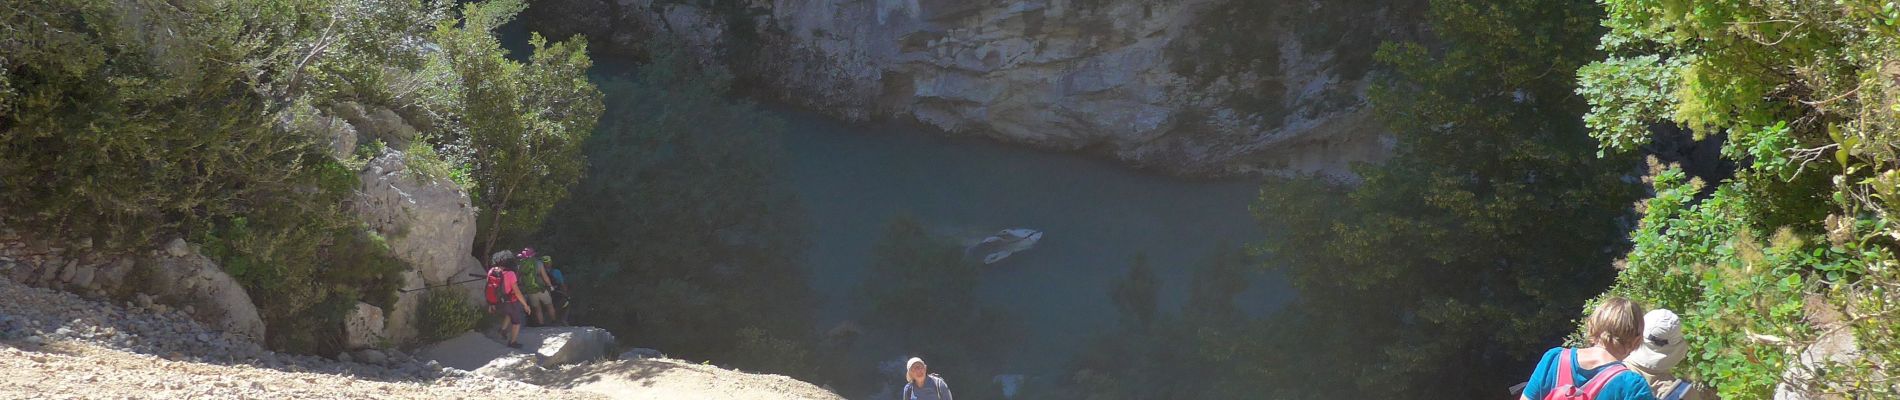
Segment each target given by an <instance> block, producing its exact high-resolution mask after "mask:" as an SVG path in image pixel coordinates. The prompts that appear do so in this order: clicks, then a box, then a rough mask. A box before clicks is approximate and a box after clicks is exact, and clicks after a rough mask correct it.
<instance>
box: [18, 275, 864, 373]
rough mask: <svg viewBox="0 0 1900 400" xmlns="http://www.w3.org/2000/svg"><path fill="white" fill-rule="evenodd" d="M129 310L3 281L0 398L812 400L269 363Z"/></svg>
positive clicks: (405, 363) (492, 365)
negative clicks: (499, 397)
mask: <svg viewBox="0 0 1900 400" xmlns="http://www.w3.org/2000/svg"><path fill="white" fill-rule="evenodd" d="M191 312H192V311H191V310H174V309H170V308H168V307H165V306H163V305H155V304H152V303H151V302H150V301H149V299H138V300H137V301H133V302H128V303H127V304H123V305H117V304H109V303H103V302H98V301H91V300H86V299H83V298H80V297H79V296H77V295H74V294H72V293H67V292H61V291H55V290H50V289H44V288H34V287H28V286H24V285H21V284H19V283H17V282H14V281H13V280H11V279H5V278H0V399H42V398H45V399H257V398H273V399H274V398H295V399H378V400H384V399H476V398H482V399H493V398H496V397H497V396H505V397H506V398H527V399H601V398H615V399H748V400H750V399H813V400H842V398H841V397H838V396H837V395H836V394H832V393H831V392H830V391H827V390H824V389H822V388H819V387H817V386H815V385H812V384H810V383H805V382H801V381H798V380H795V379H792V378H787V377H784V376H778V375H761V374H749V373H744V372H738V371H731V370H725V369H721V368H718V367H714V366H709V365H700V364H693V363H689V362H684V361H678V360H667V359H646V360H623V361H611V360H603V361H594V362H588V363H583V364H580V365H569V366H564V367H561V368H556V369H545V368H541V367H538V366H534V364H535V363H534V362H533V361H532V360H531V359H530V358H528V357H529V356H527V355H523V354H513V355H504V356H502V357H501V358H500V359H499V361H495V362H489V363H488V364H487V365H486V366H484V367H482V368H479V369H477V370H476V371H473V372H471V371H462V370H458V369H453V368H444V367H442V366H440V365H439V364H437V363H435V362H433V361H422V360H417V359H416V358H414V357H411V356H409V355H407V354H404V353H402V352H399V351H393V350H389V351H384V352H379V353H378V354H385V355H386V358H387V360H386V361H384V362H380V363H374V364H369V363H361V362H352V361H337V360H331V359H327V358H321V357H314V356H306V355H291V354H278V353H275V352H271V351H269V350H265V349H262V348H260V347H259V346H258V345H256V344H253V343H250V342H247V341H244V340H240V339H237V338H234V337H229V336H226V335H224V334H223V333H221V332H218V331H215V330H211V329H207V328H205V327H204V326H202V325H200V324H199V323H198V322H197V321H194V320H192V319H191V317H190V313H191Z"/></svg>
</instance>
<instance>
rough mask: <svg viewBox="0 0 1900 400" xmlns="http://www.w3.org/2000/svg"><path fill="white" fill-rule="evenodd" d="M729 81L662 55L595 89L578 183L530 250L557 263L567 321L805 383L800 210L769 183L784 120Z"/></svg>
mask: <svg viewBox="0 0 1900 400" xmlns="http://www.w3.org/2000/svg"><path fill="white" fill-rule="evenodd" d="M729 82H730V81H729V77H728V76H726V75H724V74H723V73H722V72H721V71H718V70H707V69H699V68H697V67H696V66H694V65H692V64H691V63H690V61H688V60H686V59H684V58H682V57H679V56H676V55H673V54H671V53H660V54H658V55H656V57H655V58H653V59H652V60H649V61H648V62H647V63H646V64H645V65H641V66H639V67H638V68H636V69H634V70H633V71H631V74H630V76H628V77H626V78H625V79H613V80H608V81H606V82H604V83H602V87H603V88H604V89H605V90H606V91H607V92H608V93H613V94H614V95H613V96H611V97H608V98H607V103H606V109H607V110H609V112H608V113H607V114H606V115H607V118H606V119H605V120H603V121H602V123H601V124H600V126H599V127H598V131H597V132H596V133H595V134H594V135H593V136H591V137H589V138H588V139H587V140H588V143H587V145H586V146H585V149H586V152H587V159H588V160H589V163H588V165H587V169H588V171H587V174H586V177H585V178H583V179H582V180H581V181H580V183H579V184H577V185H575V187H574V190H573V195H572V196H571V197H569V198H568V199H567V200H566V201H564V202H562V203H561V205H560V206H559V207H558V208H557V209H556V211H555V212H554V213H553V215H552V216H550V217H549V218H548V220H547V221H546V223H545V224H543V225H542V226H541V229H540V232H541V233H540V234H539V236H538V238H537V239H536V242H537V244H538V245H540V246H541V247H542V248H543V249H544V250H545V251H546V252H547V253H549V254H554V255H555V257H556V260H555V262H556V263H560V264H562V265H566V266H567V267H566V269H565V271H566V274H567V275H568V276H570V277H571V278H570V279H571V280H572V281H573V282H574V283H573V285H574V287H575V290H576V296H577V298H580V299H583V300H580V301H577V302H576V303H575V304H576V305H577V307H579V309H578V310H577V311H576V312H575V318H576V320H577V321H582V322H585V323H589V324H595V325H597V326H601V327H605V328H608V329H610V330H613V331H614V332H615V333H616V334H617V335H619V336H620V337H622V338H627V339H629V340H633V341H634V342H633V343H636V344H638V345H641V346H649V347H654V348H659V349H663V350H666V351H667V352H668V353H669V354H674V355H676V356H683V357H694V358H702V359H709V360H713V361H715V362H719V363H722V364H728V365H731V366H735V367H739V368H745V369H748V370H764V371H770V372H775V373H784V374H789V375H794V376H799V377H806V378H809V377H810V375H809V374H810V373H811V372H810V370H808V369H806V368H808V367H809V364H810V363H809V362H804V361H799V360H798V359H799V358H803V357H804V356H801V354H807V355H808V354H811V353H812V352H813V349H812V348H811V345H812V339H813V337H812V333H811V332H810V317H811V310H812V295H811V289H810V287H809V285H808V283H807V277H806V268H805V266H804V265H803V264H802V262H801V260H802V258H803V253H802V251H803V249H804V248H805V243H806V242H805V238H804V236H803V232H804V225H803V224H804V212H803V209H802V208H800V205H799V203H798V199H797V198H796V197H794V196H793V195H792V194H791V192H790V191H789V190H788V188H786V187H784V186H782V184H781V183H780V182H782V181H783V180H782V176H781V175H779V174H780V173H781V172H780V171H783V170H784V167H783V165H784V162H785V160H784V156H783V155H782V154H781V153H780V150H779V149H778V147H777V143H778V142H777V141H778V140H779V139H778V136H779V134H780V133H781V132H782V131H783V129H784V122H783V121H780V120H778V119H777V118H775V117H773V116H772V115H771V114H769V113H767V112H765V111H762V110H759V109H757V108H756V107H754V106H753V105H751V104H749V103H745V102H741V101H735V100H732V99H729V98H728V97H727V95H728V84H729ZM592 299H598V300H592ZM754 350H764V351H765V352H756V351H754Z"/></svg>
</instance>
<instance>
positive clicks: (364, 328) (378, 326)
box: [343, 302, 385, 350]
mask: <svg viewBox="0 0 1900 400" xmlns="http://www.w3.org/2000/svg"><path fill="white" fill-rule="evenodd" d="M383 328H384V327H383V309H382V308H380V307H376V306H373V305H370V304H369V303H364V302H357V303H356V308H355V309H352V310H350V312H349V314H345V315H344V316H343V346H344V347H347V348H349V349H350V350H356V349H366V348H370V347H372V346H376V345H377V344H380V343H381V342H383V339H385V337H384V336H383Z"/></svg>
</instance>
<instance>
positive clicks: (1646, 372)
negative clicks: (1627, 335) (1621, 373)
mask: <svg viewBox="0 0 1900 400" xmlns="http://www.w3.org/2000/svg"><path fill="white" fill-rule="evenodd" d="M1688 353H1689V343H1687V342H1684V341H1683V340H1682V319H1681V318H1680V317H1677V316H1676V312H1674V311H1669V310H1663V309H1658V310H1654V311H1650V312H1649V314H1644V315H1643V346H1642V347H1639V348H1637V349H1636V351H1635V352H1633V353H1630V356H1629V358H1628V359H1625V360H1623V362H1624V363H1626V364H1629V366H1630V370H1631V371H1636V373H1638V374H1642V375H1643V378H1644V379H1647V380H1649V390H1650V392H1653V393H1655V394H1656V398H1658V399H1661V400H1711V399H1714V398H1716V397H1715V393H1711V390H1709V388H1708V387H1706V386H1702V385H1700V384H1696V383H1695V382H1692V381H1689V380H1688V379H1682V378H1680V377H1677V376H1676V375H1675V374H1673V373H1670V372H1669V369H1670V368H1675V366H1676V363H1679V362H1682V358H1683V357H1684V356H1686V355H1688Z"/></svg>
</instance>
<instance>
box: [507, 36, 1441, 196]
mask: <svg viewBox="0 0 1900 400" xmlns="http://www.w3.org/2000/svg"><path fill="white" fill-rule="evenodd" d="M1281 3H1284V4H1281ZM1320 3H1326V4H1320ZM1334 3H1358V2H1302V1H1251V2H1250V1H1242V0H1041V1H1037V0H991V1H977V0H874V1H863V0H858V1H852V0H773V1H751V2H744V1H738V0H731V1H718V0H715V1H700V2H692V1H687V2H680V1H665V0H548V1H543V2H537V3H536V4H535V5H534V6H533V7H532V8H531V9H530V10H529V11H528V13H529V17H528V18H529V19H530V21H531V22H532V24H531V25H530V26H531V28H532V29H534V30H537V31H543V32H549V33H551V34H554V35H563V34H570V33H582V34H586V35H588V36H589V37H590V38H591V40H593V41H594V43H595V44H597V45H601V46H602V47H601V48H600V49H599V50H606V51H607V52H609V53H613V52H619V53H621V54H631V55H637V54H639V53H640V52H641V50H642V46H644V45H647V44H651V43H653V42H654V41H653V40H652V38H670V39H671V40H672V41H671V43H675V44H674V45H683V46H684V47H685V48H686V49H687V50H688V52H689V53H690V54H693V55H694V56H696V57H698V58H700V59H701V60H702V61H705V62H706V63H707V64H708V65H721V66H725V67H727V68H729V69H731V70H733V71H734V72H735V74H736V75H737V76H739V77H740V78H741V79H742V82H744V83H749V84H752V85H751V86H752V87H751V88H752V89H755V90H760V91H763V92H764V93H767V94H768V95H772V96H775V97H778V98H779V99H780V100H783V101H786V102H790V103H793V104H796V105H801V106H805V107H808V108H811V109H814V110H818V111H820V112H825V113H828V114H832V115H835V116H838V117H841V118H844V119H847V120H865V119H871V118H898V119H914V120H916V121H919V122H922V123H924V124H928V125H930V126H933V127H936V128H940V129H942V130H944V131H948V132H952V133H962V134H976V135H987V136H992V137H995V138H999V139H1002V140H1005V141H1010V142H1018V143H1026V144H1031V145H1036V146H1040V147H1045V148H1053V149H1059V150H1084V151H1092V152H1103V153H1107V154H1110V155H1113V156H1114V157H1116V158H1119V159H1122V160H1125V161H1128V162H1131V163H1134V164H1137V165H1140V166H1145V167H1154V168H1159V169H1163V170H1168V171H1172V172H1177V173H1183V174H1190V175H1226V174H1236V173H1257V172H1275V171H1320V172H1339V171H1343V167H1344V166H1345V165H1346V164H1347V163H1349V162H1352V161H1363V160H1376V159H1378V158H1380V157H1382V156H1383V154H1385V153H1386V149H1385V147H1386V146H1385V145H1382V144H1381V140H1380V137H1381V136H1382V135H1381V132H1380V129H1379V125H1378V124H1377V123H1375V122H1373V121H1371V118H1370V117H1369V116H1368V113H1367V112H1366V106H1365V100H1364V99H1365V90H1366V88H1367V82H1368V80H1367V79H1366V76H1367V74H1366V69H1367V65H1368V64H1369V62H1368V61H1369V56H1370V54H1371V52H1372V49H1373V48H1374V47H1376V45H1377V43H1378V42H1379V41H1380V40H1383V39H1385V38H1391V37H1401V36H1407V35H1410V34H1411V33H1412V32H1411V30H1412V29H1414V28H1411V27H1409V26H1408V25H1406V24H1404V23H1396V22H1394V21H1402V20H1405V19H1407V18H1406V16H1407V15H1410V14H1412V13H1415V12H1417V11H1418V10H1419V9H1420V7H1419V6H1418V5H1416V4H1410V3H1418V2H1416V1H1410V2H1406V1H1402V2H1391V3H1394V4H1398V3H1403V4H1398V5H1392V4H1372V5H1356V4H1348V5H1339V4H1334ZM602 57H603V58H605V59H608V60H609V61H608V62H611V57H615V56H612V55H609V56H602Z"/></svg>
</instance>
